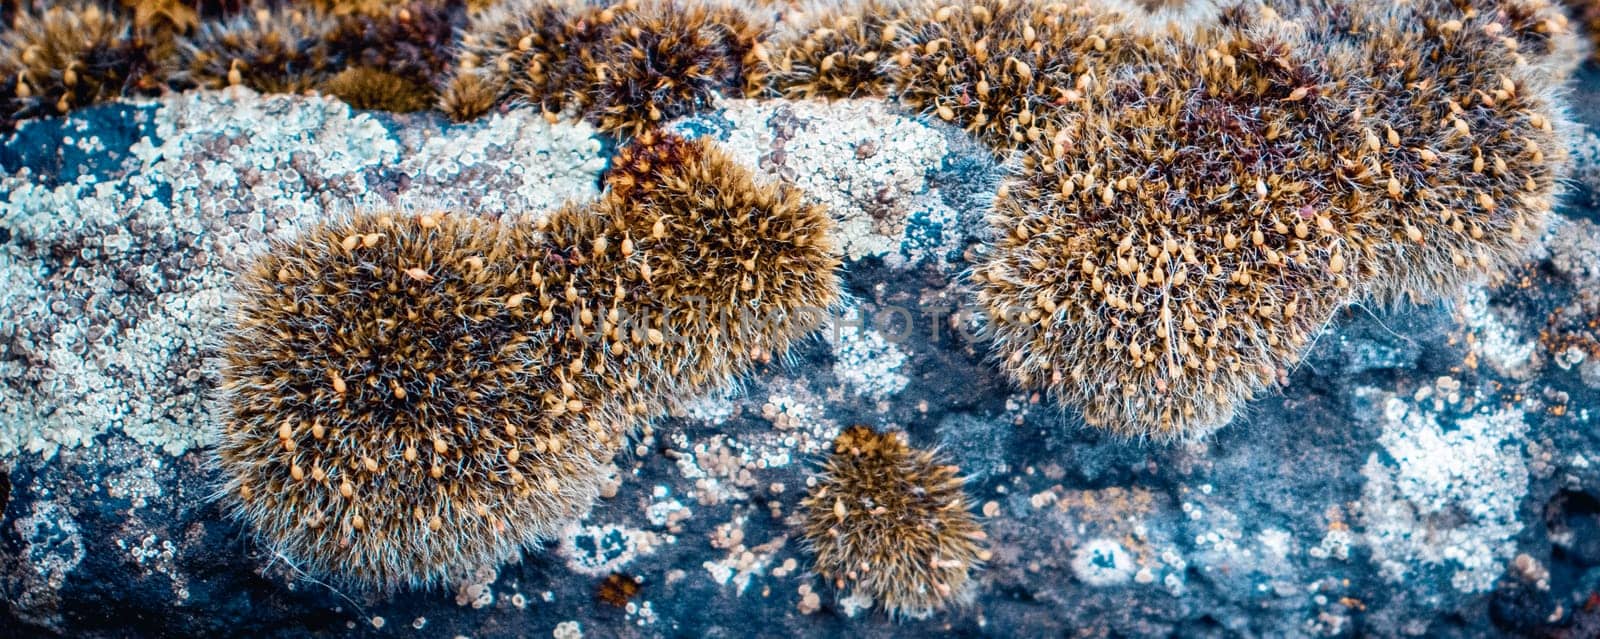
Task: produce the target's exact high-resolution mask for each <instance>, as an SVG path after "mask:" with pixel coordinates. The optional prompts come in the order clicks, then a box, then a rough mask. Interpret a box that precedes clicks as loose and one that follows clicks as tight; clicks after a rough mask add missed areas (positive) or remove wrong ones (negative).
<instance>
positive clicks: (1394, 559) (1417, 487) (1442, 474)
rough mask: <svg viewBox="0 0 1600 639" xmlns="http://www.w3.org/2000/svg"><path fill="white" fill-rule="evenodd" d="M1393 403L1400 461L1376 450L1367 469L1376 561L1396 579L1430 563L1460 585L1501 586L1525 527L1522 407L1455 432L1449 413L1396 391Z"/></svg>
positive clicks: (1390, 443)
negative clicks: (1445, 418)
mask: <svg viewBox="0 0 1600 639" xmlns="http://www.w3.org/2000/svg"><path fill="white" fill-rule="evenodd" d="M1367 392H1372V391H1367ZM1379 392H1381V391H1379ZM1383 408H1384V410H1383V423H1382V426H1383V434H1382V435H1380V436H1379V438H1378V441H1379V442H1380V443H1381V444H1383V447H1384V450H1385V452H1386V453H1387V454H1388V455H1387V456H1388V458H1390V459H1393V460H1394V461H1393V463H1389V462H1386V461H1385V460H1384V459H1383V456H1380V455H1379V454H1378V453H1372V454H1371V455H1370V456H1369V457H1368V458H1367V463H1366V465H1365V466H1364V467H1363V468H1362V470H1361V474H1362V475H1363V476H1364V477H1366V480H1367V481H1366V485H1365V487H1363V489H1362V496H1361V512H1362V515H1363V517H1362V521H1363V522H1364V523H1365V531H1364V533H1363V541H1364V542H1365V543H1366V545H1367V546H1368V548H1369V549H1370V550H1371V551H1372V557H1373V561H1375V562H1376V563H1377V564H1378V566H1379V569H1380V570H1381V572H1382V573H1383V575H1384V577H1385V578H1387V579H1389V580H1390V581H1394V582H1398V581H1401V580H1403V579H1405V578H1406V577H1407V576H1409V575H1411V574H1412V573H1413V572H1415V571H1416V570H1417V569H1418V568H1420V567H1421V566H1423V565H1428V566H1449V567H1452V568H1453V569H1454V572H1453V573H1452V575H1451V579H1450V583H1451V585H1452V586H1453V587H1454V588H1455V589H1456V590H1459V591H1461V592H1486V591H1488V590H1491V589H1493V588H1494V583H1495V580H1496V579H1498V578H1499V576H1500V575H1501V573H1503V572H1505V565H1506V561H1507V560H1509V559H1510V558H1511V556H1512V555H1513V554H1515V552H1516V544H1515V543H1514V537H1515V536H1516V534H1517V533H1518V532H1519V531H1521V530H1522V522H1521V521H1520V520H1519V518H1518V517H1517V506H1518V504H1519V503H1520V502H1521V500H1522V498H1523V496H1524V495H1526V494H1527V492H1528V467H1527V463H1526V455H1525V453H1524V450H1523V445H1524V437H1525V434H1526V432H1527V429H1528V427H1527V425H1526V424H1525V423H1524V421H1523V415H1522V413H1520V412H1517V411H1516V410H1514V409H1506V410H1498V411H1494V412H1487V413H1481V414H1475V415H1471V416H1468V417H1463V418H1460V419H1457V420H1456V422H1455V425H1454V428H1453V429H1448V430H1447V429H1445V428H1444V427H1443V426H1442V425H1441V424H1440V417H1439V416H1437V415H1434V414H1432V413H1430V412H1427V411H1425V410H1423V409H1421V408H1419V407H1416V406H1413V405H1409V404H1407V403H1406V402H1405V401H1403V400H1401V399H1400V398H1398V397H1394V396H1389V397H1387V398H1386V399H1385V400H1384V403H1383Z"/></svg>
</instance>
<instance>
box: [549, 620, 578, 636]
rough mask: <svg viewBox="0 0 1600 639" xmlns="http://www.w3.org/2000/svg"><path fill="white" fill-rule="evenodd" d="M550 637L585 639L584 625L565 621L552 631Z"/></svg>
mask: <svg viewBox="0 0 1600 639" xmlns="http://www.w3.org/2000/svg"><path fill="white" fill-rule="evenodd" d="M550 636H551V637H554V638H555V639H583V624H580V623H578V622H576V621H563V622H561V623H558V624H556V628H555V630H552V631H550Z"/></svg>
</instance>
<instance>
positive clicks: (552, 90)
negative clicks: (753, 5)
mask: <svg viewBox="0 0 1600 639" xmlns="http://www.w3.org/2000/svg"><path fill="white" fill-rule="evenodd" d="M764 30H765V27H764V26H763V24H762V23H760V22H759V21H757V20H755V19H754V18H753V17H752V15H751V14H749V13H747V12H745V11H743V10H741V9H740V8H739V7H738V6H737V5H731V4H720V3H716V2H711V1H709V0H672V1H669V2H641V1H639V0H626V1H624V2H620V3H617V4H612V5H606V6H601V5H583V4H580V5H573V4H567V3H560V2H555V1H552V0H512V1H510V2H505V3H502V4H500V5H497V6H495V7H492V8H490V9H487V10H485V11H483V12H481V13H478V14H476V15H474V16H473V18H472V20H471V21H470V23H469V24H468V26H467V28H466V31H465V33H464V35H463V37H462V42H461V45H462V53H461V55H460V57H459V59H458V62H457V68H456V75H457V76H458V77H459V76H462V75H466V74H476V75H479V76H481V77H482V78H483V80H484V81H485V82H487V83H488V84H492V85H499V86H504V87H506V88H507V92H506V95H505V96H504V97H505V98H506V99H520V100H525V101H527V102H528V103H530V104H537V105H539V107H540V108H541V109H542V110H544V111H545V112H546V113H548V114H552V115H551V117H554V115H553V114H555V113H559V112H561V111H563V110H567V109H570V110H572V111H573V112H575V113H577V114H580V115H582V116H583V117H586V118H588V119H589V120H591V121H593V122H594V123H595V124H596V125H598V126H599V127H600V128H601V129H602V130H605V131H613V132H618V133H623V134H637V133H639V132H641V131H643V130H644V129H646V128H649V127H651V126H654V125H655V124H657V123H659V122H660V121H662V120H665V119H669V118H674V117H678V116H680V115H685V114H688V113H692V112H694V111H696V110H698V109H701V108H704V107H705V106H706V105H707V104H708V103H709V102H710V100H711V98H712V97H713V96H716V95H724V94H729V95H731V94H736V93H738V91H739V90H740V89H741V88H742V87H743V85H744V83H745V74H746V72H747V69H748V68H749V67H751V66H752V65H753V63H754V61H755V59H756V56H757V55H758V44H757V43H758V40H759V38H760V36H761V34H762V33H764ZM462 112H463V113H467V112H470V111H462Z"/></svg>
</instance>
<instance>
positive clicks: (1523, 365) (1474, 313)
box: [1460, 288, 1539, 379]
mask: <svg viewBox="0 0 1600 639" xmlns="http://www.w3.org/2000/svg"><path fill="white" fill-rule="evenodd" d="M1503 312H1508V311H1506V310H1505V309H1501V308H1497V307H1494V306H1491V305H1490V304H1489V295H1488V293H1487V292H1486V291H1485V290H1484V289H1482V288H1473V289H1469V290H1468V291H1467V292H1466V294H1465V295H1464V296H1463V298H1462V301H1461V306H1460V313H1461V318H1462V322H1463V323H1464V324H1465V325H1466V327H1467V328H1468V329H1470V330H1472V331H1473V335H1474V336H1475V337H1476V339H1475V340H1474V343H1473V353H1474V354H1475V355H1477V356H1478V357H1479V358H1480V359H1482V360H1483V361H1484V362H1486V363H1488V364H1489V365H1490V366H1491V367H1493V368H1494V370H1495V371H1497V372H1499V373H1500V374H1502V375H1505V376H1507V377H1511V378H1513V379H1527V378H1528V377H1529V376H1531V375H1532V374H1533V373H1534V372H1536V367H1537V364H1538V361H1537V359H1536V355H1538V353H1539V342H1538V340H1537V339H1536V336H1530V335H1524V334H1522V332H1521V331H1518V330H1517V329H1516V328H1514V327H1513V326H1511V325H1508V323H1507V322H1506V321H1505V320H1504V319H1502V318H1501V315H1500V314H1501V313H1503Z"/></svg>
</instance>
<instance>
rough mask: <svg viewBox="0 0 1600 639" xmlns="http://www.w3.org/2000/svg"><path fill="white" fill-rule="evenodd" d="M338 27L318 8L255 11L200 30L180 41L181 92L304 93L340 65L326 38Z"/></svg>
mask: <svg viewBox="0 0 1600 639" xmlns="http://www.w3.org/2000/svg"><path fill="white" fill-rule="evenodd" d="M333 24H334V22H333V21H332V19H331V18H330V17H329V16H328V15H327V14H325V13H323V12H321V11H318V10H314V9H298V8H275V9H267V8H257V9H255V10H252V11H244V12H241V13H239V14H237V15H235V16H233V17H230V18H227V19H224V20H219V21H216V22H206V23H203V24H201V25H200V28H199V29H197V30H196V31H195V32H194V33H193V34H192V35H190V36H188V37H185V38H183V39H182V40H181V41H180V42H179V46H178V54H177V56H175V62H174V63H175V65H176V67H177V68H176V70H174V71H173V73H172V76H173V79H174V80H175V82H176V83H177V84H178V85H179V87H182V88H187V87H197V88H202V89H221V88H224V87H230V86H235V85H243V86H246V87H249V88H251V89H253V90H255V91H259V92H262V93H303V92H305V91H307V90H310V89H312V88H315V87H316V86H317V84H319V83H320V82H322V81H323V80H324V79H325V78H327V77H328V76H329V75H330V74H331V73H333V72H334V71H335V70H336V69H337V67H338V65H337V61H336V60H335V59H334V58H333V51H332V50H330V48H329V47H328V43H327V41H326V36H327V33H328V30H329V29H330V28H331V27H332V26H333Z"/></svg>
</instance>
